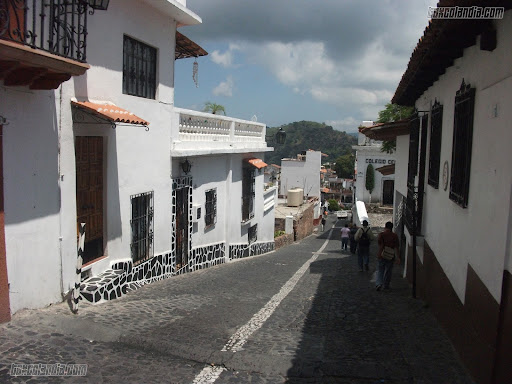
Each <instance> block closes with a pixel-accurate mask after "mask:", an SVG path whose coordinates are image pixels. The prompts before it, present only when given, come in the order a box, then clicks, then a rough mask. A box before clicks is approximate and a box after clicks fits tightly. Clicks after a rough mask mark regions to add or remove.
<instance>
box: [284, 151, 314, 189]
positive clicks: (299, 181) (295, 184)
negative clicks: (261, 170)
mask: <svg viewBox="0 0 512 384" xmlns="http://www.w3.org/2000/svg"><path fill="white" fill-rule="evenodd" d="M321 159H322V153H321V152H320V151H313V150H308V151H304V152H302V153H301V154H298V155H297V157H296V158H294V159H290V158H287V159H282V160H281V183H280V186H279V187H280V189H279V194H280V195H282V196H287V195H288V190H290V189H293V188H302V189H303V190H304V196H305V197H306V196H307V197H313V196H314V197H318V198H320V166H321Z"/></svg>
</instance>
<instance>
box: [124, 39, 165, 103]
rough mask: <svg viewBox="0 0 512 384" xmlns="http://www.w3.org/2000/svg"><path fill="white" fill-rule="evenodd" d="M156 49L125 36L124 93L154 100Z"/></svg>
mask: <svg viewBox="0 0 512 384" xmlns="http://www.w3.org/2000/svg"><path fill="white" fill-rule="evenodd" d="M156 56H157V55H156V48H153V47H150V46H149V45H146V44H144V43H142V42H140V41H137V40H135V39H132V38H131V37H128V36H126V35H125V36H124V44H123V93H124V94H126V95H132V96H139V97H145V98H146V99H154V98H155V93H156Z"/></svg>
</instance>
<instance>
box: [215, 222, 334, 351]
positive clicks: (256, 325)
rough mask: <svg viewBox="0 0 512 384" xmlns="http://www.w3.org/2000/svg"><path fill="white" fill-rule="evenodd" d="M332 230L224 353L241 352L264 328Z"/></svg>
mask: <svg viewBox="0 0 512 384" xmlns="http://www.w3.org/2000/svg"><path fill="white" fill-rule="evenodd" d="M331 233H332V229H331V230H330V232H329V236H327V239H326V240H325V242H324V244H323V245H322V246H321V247H320V249H319V250H318V251H316V252H315V254H314V255H313V256H312V257H311V258H310V259H309V260H308V261H306V262H305V263H304V264H303V265H302V267H300V268H299V270H298V271H297V272H295V274H294V275H293V276H292V277H291V278H290V280H288V281H287V282H286V283H285V284H284V285H283V287H282V288H281V289H280V291H279V292H278V293H277V294H275V295H274V296H272V298H271V299H270V300H269V302H268V303H267V304H265V306H264V307H263V308H261V309H260V310H259V311H258V313H256V314H255V315H254V316H253V317H252V318H251V320H249V321H248V322H247V323H246V324H245V325H244V326H242V327H241V328H239V329H238V330H237V331H236V332H235V333H234V334H233V336H231V338H230V339H229V341H228V342H227V343H226V345H225V346H224V348H222V351H224V352H226V351H232V352H237V351H239V350H240V349H241V348H242V346H243V345H244V344H245V343H246V342H247V339H248V338H249V337H250V336H251V335H252V334H253V333H254V332H256V331H257V330H258V329H260V328H261V327H262V325H263V324H264V323H265V321H267V319H268V318H269V317H270V316H271V315H272V313H274V311H275V310H276V308H277V306H278V305H279V304H280V303H281V301H283V299H284V298H285V297H286V296H288V294H289V293H290V292H291V291H292V289H293V288H294V287H295V285H297V283H298V281H299V280H300V278H301V277H302V276H303V275H304V273H305V272H306V271H307V270H308V268H309V266H310V264H311V263H312V262H313V261H315V260H316V259H317V258H318V256H319V255H320V253H321V252H322V251H323V250H324V249H325V247H326V246H327V243H328V242H329V238H330V237H331Z"/></svg>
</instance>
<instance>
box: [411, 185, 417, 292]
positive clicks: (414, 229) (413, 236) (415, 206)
mask: <svg viewBox="0 0 512 384" xmlns="http://www.w3.org/2000/svg"><path fill="white" fill-rule="evenodd" d="M412 196H413V200H414V206H413V209H412V297H413V298H414V299H415V298H416V220H417V217H418V215H417V203H418V192H417V191H416V187H414V192H413V195H412Z"/></svg>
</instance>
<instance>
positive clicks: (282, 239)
mask: <svg viewBox="0 0 512 384" xmlns="http://www.w3.org/2000/svg"><path fill="white" fill-rule="evenodd" d="M293 239H294V236H293V233H290V234H288V235H286V234H285V235H281V236H279V237H276V238H275V239H274V244H275V249H279V248H281V247H285V246H287V245H290V244H293Z"/></svg>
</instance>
